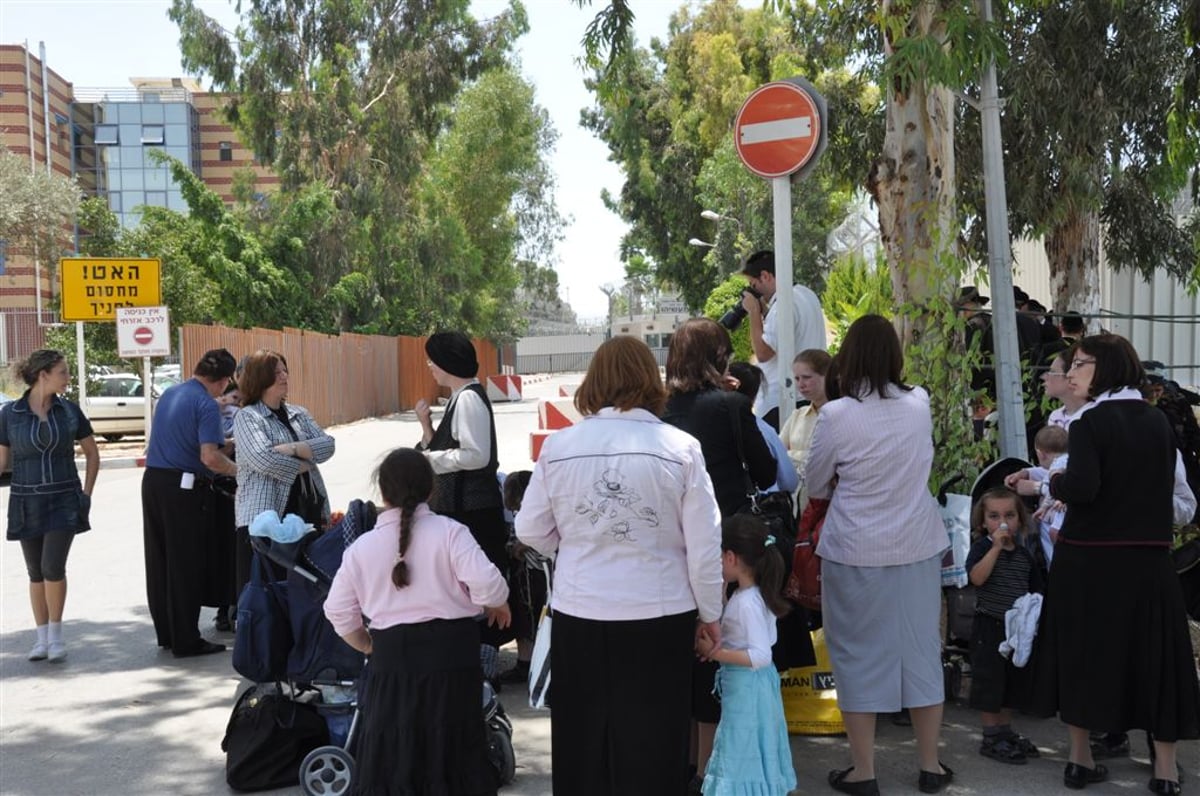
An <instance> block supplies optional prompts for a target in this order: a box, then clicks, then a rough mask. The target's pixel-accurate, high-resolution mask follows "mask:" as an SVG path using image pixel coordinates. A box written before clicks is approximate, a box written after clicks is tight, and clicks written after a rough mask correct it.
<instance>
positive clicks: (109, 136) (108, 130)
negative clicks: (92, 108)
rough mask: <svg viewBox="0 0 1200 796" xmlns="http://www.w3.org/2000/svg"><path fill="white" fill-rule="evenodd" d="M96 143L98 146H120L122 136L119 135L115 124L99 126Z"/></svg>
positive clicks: (97, 127) (97, 126)
mask: <svg viewBox="0 0 1200 796" xmlns="http://www.w3.org/2000/svg"><path fill="white" fill-rule="evenodd" d="M96 143H97V144H119V143H121V136H120V135H119V133H118V130H117V126H116V125H115V124H98V125H96Z"/></svg>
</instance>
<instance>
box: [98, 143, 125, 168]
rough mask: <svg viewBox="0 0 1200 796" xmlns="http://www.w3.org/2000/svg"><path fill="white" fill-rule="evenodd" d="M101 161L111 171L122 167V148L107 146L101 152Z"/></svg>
mask: <svg viewBox="0 0 1200 796" xmlns="http://www.w3.org/2000/svg"><path fill="white" fill-rule="evenodd" d="M100 160H101V162H102V163H104V164H105V165H106V166H108V167H109V168H110V169H115V168H116V167H118V166H120V165H121V147H119V146H106V147H104V148H103V149H101V150H100Z"/></svg>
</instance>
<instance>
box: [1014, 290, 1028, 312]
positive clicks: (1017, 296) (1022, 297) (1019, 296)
mask: <svg viewBox="0 0 1200 796" xmlns="http://www.w3.org/2000/svg"><path fill="white" fill-rule="evenodd" d="M1013 301H1014V302H1016V305H1017V306H1018V307H1019V306H1021V305H1022V304H1024V303H1025V302H1027V301H1029V294H1028V293H1026V292H1025V291H1024V290H1022V289H1021V288H1019V287H1017V286H1016V285H1013Z"/></svg>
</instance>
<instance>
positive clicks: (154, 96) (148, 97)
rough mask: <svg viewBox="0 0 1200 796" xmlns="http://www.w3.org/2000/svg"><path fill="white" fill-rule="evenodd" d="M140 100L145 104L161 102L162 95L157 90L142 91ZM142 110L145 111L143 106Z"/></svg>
mask: <svg viewBox="0 0 1200 796" xmlns="http://www.w3.org/2000/svg"><path fill="white" fill-rule="evenodd" d="M142 102H143V103H146V104H153V103H157V102H162V95H161V94H159V93H158V92H157V91H143V92H142ZM142 111H143V112H145V107H144V106H143V108H142Z"/></svg>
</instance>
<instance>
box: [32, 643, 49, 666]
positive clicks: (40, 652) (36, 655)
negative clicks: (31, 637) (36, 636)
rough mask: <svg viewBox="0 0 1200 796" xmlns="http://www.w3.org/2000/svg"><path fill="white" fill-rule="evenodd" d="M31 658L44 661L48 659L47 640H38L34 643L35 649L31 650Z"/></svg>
mask: <svg viewBox="0 0 1200 796" xmlns="http://www.w3.org/2000/svg"><path fill="white" fill-rule="evenodd" d="M29 660H31V661H44V660H46V642H44V641H38V642H36V643H35V644H34V645H33V649H31V650H30V651H29Z"/></svg>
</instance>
